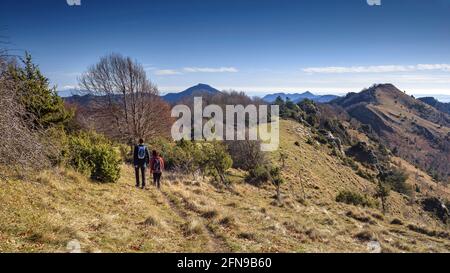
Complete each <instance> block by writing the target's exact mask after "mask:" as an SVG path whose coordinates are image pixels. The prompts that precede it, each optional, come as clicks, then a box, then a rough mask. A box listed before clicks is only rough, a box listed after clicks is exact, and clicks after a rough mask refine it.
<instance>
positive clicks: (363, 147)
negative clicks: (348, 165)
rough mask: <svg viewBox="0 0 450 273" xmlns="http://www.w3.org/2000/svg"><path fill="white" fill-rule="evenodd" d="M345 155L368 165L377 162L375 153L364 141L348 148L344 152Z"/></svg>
mask: <svg viewBox="0 0 450 273" xmlns="http://www.w3.org/2000/svg"><path fill="white" fill-rule="evenodd" d="M346 155H347V156H350V157H354V158H355V159H356V160H358V161H359V162H361V163H366V164H370V165H376V164H378V158H377V156H376V155H375V152H374V151H373V150H371V149H370V148H369V146H368V145H367V143H365V142H358V143H357V144H355V145H354V146H352V147H351V148H349V149H348V150H347V152H346Z"/></svg>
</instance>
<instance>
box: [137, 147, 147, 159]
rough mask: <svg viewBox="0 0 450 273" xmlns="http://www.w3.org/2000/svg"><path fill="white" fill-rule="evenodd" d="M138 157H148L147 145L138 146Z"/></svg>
mask: <svg viewBox="0 0 450 273" xmlns="http://www.w3.org/2000/svg"><path fill="white" fill-rule="evenodd" d="M137 154H138V158H139V159H145V158H146V157H147V147H145V146H138V152H137Z"/></svg>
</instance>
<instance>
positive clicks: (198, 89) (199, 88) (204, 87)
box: [162, 83, 220, 103]
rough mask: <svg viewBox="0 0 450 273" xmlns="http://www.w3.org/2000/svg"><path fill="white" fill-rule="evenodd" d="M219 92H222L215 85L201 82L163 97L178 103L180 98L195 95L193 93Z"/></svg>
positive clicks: (170, 101)
mask: <svg viewBox="0 0 450 273" xmlns="http://www.w3.org/2000/svg"><path fill="white" fill-rule="evenodd" d="M217 93H220V91H219V90H217V89H215V88H214V87H212V86H210V85H208V84H204V83H199V84H197V85H195V86H192V87H189V88H188V89H186V90H184V91H183V92H179V93H169V94H167V95H165V96H163V97H162V98H163V99H164V100H165V101H167V102H169V103H177V102H179V101H180V100H182V99H184V98H187V97H190V96H193V95H202V94H217Z"/></svg>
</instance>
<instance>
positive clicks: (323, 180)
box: [0, 121, 450, 252]
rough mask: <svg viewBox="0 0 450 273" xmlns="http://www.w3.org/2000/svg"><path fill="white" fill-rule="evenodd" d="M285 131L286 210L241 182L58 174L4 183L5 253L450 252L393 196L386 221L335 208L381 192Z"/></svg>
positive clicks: (1, 237)
mask: <svg viewBox="0 0 450 273" xmlns="http://www.w3.org/2000/svg"><path fill="white" fill-rule="evenodd" d="M281 125H282V126H281V130H282V131H281V135H282V143H281V146H282V149H283V150H284V151H286V153H288V155H289V158H288V160H287V167H286V169H285V171H284V174H283V175H284V176H285V179H286V181H287V182H286V184H284V185H283V187H282V195H283V200H284V203H283V205H282V206H271V205H270V203H271V202H272V201H273V195H274V193H275V188H273V187H271V186H267V187H265V188H256V187H253V186H250V185H247V184H245V183H242V182H240V181H239V179H238V178H236V179H235V181H234V185H233V188H234V191H235V192H237V193H239V194H236V193H235V192H231V191H227V190H220V191H219V190H218V189H217V188H216V187H214V186H212V185H211V184H210V183H208V181H203V180H202V181H197V183H199V185H200V186H195V185H193V183H192V177H191V176H183V175H179V174H174V175H172V176H171V179H170V180H169V178H166V179H164V180H163V181H162V182H163V190H162V191H161V192H160V191H157V190H156V189H154V188H153V187H149V189H148V190H146V191H142V190H139V189H136V188H135V187H134V183H133V173H132V169H131V168H129V167H124V168H123V178H122V179H121V180H120V181H119V182H118V183H116V184H96V183H93V182H91V181H89V180H87V179H86V178H84V177H83V176H81V175H79V174H77V173H75V172H72V171H68V170H64V169H57V170H53V171H45V172H42V173H41V174H39V175H37V176H31V177H33V178H32V179H29V180H26V181H17V180H7V181H5V180H0V203H1V204H2V209H1V210H0V252H64V251H67V250H66V245H67V243H68V242H70V241H72V240H78V241H79V242H80V243H81V246H82V251H84V252H98V251H101V252H230V251H231V252H369V251H370V249H369V248H368V241H369V242H370V241H373V240H375V241H377V242H378V243H379V244H380V245H381V247H382V251H383V252H449V251H450V249H449V246H450V239H449V238H448V237H446V236H444V235H446V233H445V232H446V227H445V226H443V225H442V224H441V223H440V222H439V221H437V220H435V219H433V218H430V217H428V216H427V215H426V214H423V211H421V210H420V209H419V208H418V205H416V204H412V205H411V204H408V203H407V201H406V200H404V198H403V197H402V196H400V195H397V194H393V195H392V196H391V197H390V198H389V208H390V210H389V213H388V214H387V215H381V212H380V210H378V209H373V208H358V207H354V206H351V205H346V204H341V203H337V202H335V197H336V194H337V193H338V192H340V191H341V190H352V191H359V192H361V193H367V194H371V193H372V192H373V190H374V185H373V183H371V182H369V181H366V180H364V179H363V178H361V177H359V176H357V175H356V174H355V173H354V171H352V170H351V169H350V168H348V167H345V166H343V165H342V163H341V162H340V161H339V160H338V159H336V158H334V157H331V156H329V151H328V150H327V148H326V147H320V148H319V149H318V150H317V149H315V148H314V147H312V146H310V145H308V144H303V143H305V141H304V140H305V139H306V137H307V136H306V135H303V134H302V133H299V132H298V131H297V127H298V126H301V125H298V124H297V123H293V122H288V121H282V124H281ZM295 141H299V142H300V143H302V145H301V147H298V146H296V145H295ZM275 157H276V155H274V158H275ZM167 177H168V176H167ZM175 177H176V179H174V178H175ZM174 180H176V181H177V183H171V181H174ZM303 189H304V191H303ZM303 192H304V194H305V196H306V199H305V200H304V199H303V195H304V194H303ZM298 200H303V201H304V202H299V201H298ZM287 204H289V205H287ZM305 204H306V205H305ZM393 219H397V220H399V221H400V222H401V223H403V224H402V225H400V224H397V223H399V222H398V221H395V223H394V221H393ZM405 219H407V220H405ZM422 226H426V227H427V228H419V227H422ZM447 234H448V233H447Z"/></svg>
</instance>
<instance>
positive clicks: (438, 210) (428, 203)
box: [421, 197, 450, 223]
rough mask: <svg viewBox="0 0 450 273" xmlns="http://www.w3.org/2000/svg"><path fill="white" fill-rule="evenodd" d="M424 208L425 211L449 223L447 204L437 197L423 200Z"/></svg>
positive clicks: (449, 214)
mask: <svg viewBox="0 0 450 273" xmlns="http://www.w3.org/2000/svg"><path fill="white" fill-rule="evenodd" d="M421 203H422V207H423V209H424V210H425V211H428V212H431V213H433V214H434V215H436V216H437V217H438V218H439V219H440V220H441V221H442V222H444V223H447V221H448V219H449V218H450V213H449V210H448V208H447V207H446V206H445V204H444V203H443V202H442V201H441V200H439V199H438V198H436V197H429V198H425V199H423V200H422V202H421Z"/></svg>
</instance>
